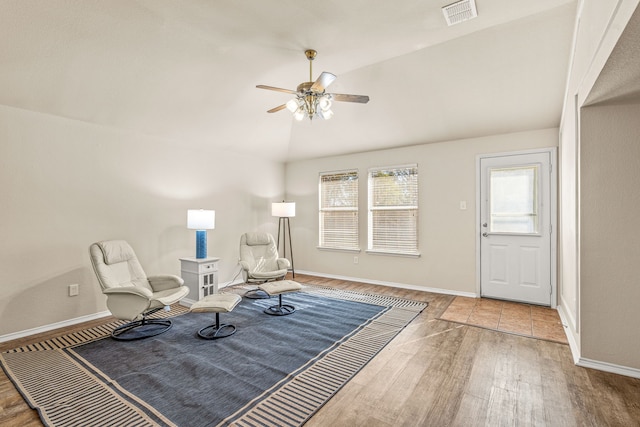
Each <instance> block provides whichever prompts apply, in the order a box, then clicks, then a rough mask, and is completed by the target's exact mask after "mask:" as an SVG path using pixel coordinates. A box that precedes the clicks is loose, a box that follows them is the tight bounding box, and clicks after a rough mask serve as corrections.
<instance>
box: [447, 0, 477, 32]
mask: <svg viewBox="0 0 640 427" xmlns="http://www.w3.org/2000/svg"><path fill="white" fill-rule="evenodd" d="M442 13H444V19H446V20H447V25H449V26H451V25H454V24H459V23H460V22H464V21H468V20H469V19H473V18H475V17H476V16H478V10H477V9H476V2H475V0H461V1H457V2H455V3H451V4H450V5H448V6H445V7H443V8H442Z"/></svg>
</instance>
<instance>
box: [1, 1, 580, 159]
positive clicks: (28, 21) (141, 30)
mask: <svg viewBox="0 0 640 427" xmlns="http://www.w3.org/2000/svg"><path fill="white" fill-rule="evenodd" d="M451 2H452V0H401V1H375V0H367V1H365V0H325V1H322V2H318V1H311V0H278V1H265V0H216V1H211V0H0V8H1V10H2V13H1V14H0V64H1V66H0V104H4V105H8V106H12V107H17V108H22V109H28V110H33V111H37V112H42V113H45V114H52V115H56V116H62V117H66V118H70V119H76V120H81V121H86V122H90V123H95V124H98V125H103V126H108V127H114V128H118V129H126V130H131V131H135V132H141V133H144V134H149V135H154V136H158V137H161V138H163V139H166V140H167V141H170V142H173V143H176V144H180V145H182V146H184V147H185V148H188V149H197V150H219V149H228V150H234V151H240V152H250V153H252V154H254V155H258V156H263V157H267V158H270V159H274V160H280V161H287V160H296V159H303V158H311V157H319V156H327V155H337V154H344V153H350V152H360V151H368V150H374V149H381V148H388V147H398V146H405V145H413V144H421V143H430V142H438V141H447V140H452V139H461V138H469V137H475V136H483V135H492V134H500V133H506V132H515V131H522V130H529V129H540V128H549V127H554V126H558V124H559V121H560V111H561V107H562V101H563V95H564V86H565V81H566V77H567V69H568V64H569V55H570V46H571V38H572V34H573V27H574V20H575V11H576V0H534V1H532V0H476V4H477V7H478V15H479V16H478V18H476V19H474V20H471V21H467V22H465V23H462V24H458V25H456V26H452V27H447V26H446V23H445V20H444V17H443V16H442V12H441V7H442V6H444V5H447V4H449V3H451ZM308 48H313V49H316V50H317V51H318V57H317V58H316V60H315V61H314V78H315V77H317V75H318V74H319V73H320V72H321V71H330V72H332V73H334V74H337V75H338V79H337V80H336V82H335V83H333V85H332V86H331V87H330V90H329V91H330V92H338V93H350V94H358V95H369V96H370V97H371V101H370V102H369V103H368V104H366V105H361V104H351V103H334V108H333V110H334V112H335V116H334V117H333V119H331V120H329V121H320V120H316V121H313V122H309V121H304V122H295V121H294V120H293V118H292V117H291V114H290V113H289V112H288V111H286V110H283V111H281V112H278V113H275V114H267V113H266V110H268V109H270V108H272V107H275V106H277V105H280V104H283V103H284V102H286V101H287V100H288V99H289V98H290V97H291V96H290V95H287V94H284V93H279V92H271V91H265V90H260V89H256V88H255V86H256V85H257V84H265V85H270V86H277V87H283V88H290V89H295V87H296V86H297V85H298V84H299V83H301V82H303V81H306V80H307V79H308V74H309V70H308V63H307V60H306V58H305V56H304V50H305V49H308Z"/></svg>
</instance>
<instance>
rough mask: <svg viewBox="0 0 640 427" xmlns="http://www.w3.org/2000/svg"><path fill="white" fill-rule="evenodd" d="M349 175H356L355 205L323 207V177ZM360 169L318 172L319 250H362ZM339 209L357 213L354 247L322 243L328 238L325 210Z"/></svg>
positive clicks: (337, 210)
mask: <svg viewBox="0 0 640 427" xmlns="http://www.w3.org/2000/svg"><path fill="white" fill-rule="evenodd" d="M341 174H344V175H347V174H354V175H355V179H356V185H355V200H353V201H354V202H355V206H354V207H346V208H344V207H337V208H323V206H322V204H323V200H322V198H323V191H322V178H323V177H325V176H332V175H333V176H337V175H341ZM359 187H360V171H359V170H358V169H355V168H354V169H343V170H336V171H326V172H320V173H319V174H318V245H317V246H316V248H317V249H319V250H323V251H338V252H354V253H357V252H360V251H361V248H360V206H359V197H360V196H359V194H360V189H359ZM339 211H346V212H353V213H354V214H355V215H356V221H355V229H354V230H353V231H354V232H355V236H356V239H355V241H356V242H355V243H356V246H354V247H340V246H324V245H322V241H323V240H326V239H323V237H324V236H323V212H339Z"/></svg>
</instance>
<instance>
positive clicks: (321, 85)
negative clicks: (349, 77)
mask: <svg viewBox="0 0 640 427" xmlns="http://www.w3.org/2000/svg"><path fill="white" fill-rule="evenodd" d="M336 78H337V77H336V75H335V74H331V73H327V72H326V71H323V72H322V74H320V76H319V77H318V79H317V80H316V81H315V82H314V83H313V85H312V86H311V89H310V90H311V91H312V92H320V93H322V92H324V90H325V89H326V88H327V87H329V85H330V84H331V83H333V81H334V80H335V79H336Z"/></svg>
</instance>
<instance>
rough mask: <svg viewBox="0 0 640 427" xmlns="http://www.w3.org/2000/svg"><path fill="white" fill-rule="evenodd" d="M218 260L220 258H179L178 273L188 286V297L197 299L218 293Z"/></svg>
mask: <svg viewBox="0 0 640 427" xmlns="http://www.w3.org/2000/svg"><path fill="white" fill-rule="evenodd" d="M218 261H220V258H180V266H181V272H180V273H181V276H182V278H183V279H184V284H185V285H186V286H187V287H188V288H189V295H188V298H189V299H192V300H194V301H199V300H201V299H202V298H204V297H206V296H209V295H211V294H217V293H218Z"/></svg>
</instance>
